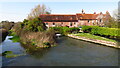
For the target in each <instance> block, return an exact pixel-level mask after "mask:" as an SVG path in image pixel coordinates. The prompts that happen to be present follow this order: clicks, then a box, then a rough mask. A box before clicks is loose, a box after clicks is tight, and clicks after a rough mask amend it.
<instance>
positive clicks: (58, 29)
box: [51, 27, 79, 35]
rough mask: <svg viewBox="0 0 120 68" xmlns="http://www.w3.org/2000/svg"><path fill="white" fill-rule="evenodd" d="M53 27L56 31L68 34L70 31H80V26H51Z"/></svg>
mask: <svg viewBox="0 0 120 68" xmlns="http://www.w3.org/2000/svg"><path fill="white" fill-rule="evenodd" d="M51 29H53V30H55V33H61V34H63V35H66V34H68V33H73V32H76V33H77V32H78V31H79V28H77V27H72V28H69V27H51Z"/></svg>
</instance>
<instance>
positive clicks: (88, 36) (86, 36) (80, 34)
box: [73, 33, 116, 42]
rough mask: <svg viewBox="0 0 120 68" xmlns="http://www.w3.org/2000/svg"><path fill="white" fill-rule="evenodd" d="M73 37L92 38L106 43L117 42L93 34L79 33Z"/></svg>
mask: <svg viewBox="0 0 120 68" xmlns="http://www.w3.org/2000/svg"><path fill="white" fill-rule="evenodd" d="M73 35H76V36H81V37H85V38H90V39H96V40H104V41H109V42H116V41H115V40H112V39H108V38H104V37H100V36H96V35H92V34H89V33H78V34H73Z"/></svg>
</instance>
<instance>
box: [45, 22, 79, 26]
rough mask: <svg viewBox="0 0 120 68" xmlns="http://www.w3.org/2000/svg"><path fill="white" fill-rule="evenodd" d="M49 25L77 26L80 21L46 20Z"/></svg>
mask: <svg viewBox="0 0 120 68" xmlns="http://www.w3.org/2000/svg"><path fill="white" fill-rule="evenodd" d="M44 23H45V24H46V26H47V27H55V26H68V27H77V24H78V22H44Z"/></svg>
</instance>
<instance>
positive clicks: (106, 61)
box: [0, 36, 118, 66]
mask: <svg viewBox="0 0 120 68" xmlns="http://www.w3.org/2000/svg"><path fill="white" fill-rule="evenodd" d="M11 37H12V36H7V37H6V40H5V41H4V42H3V43H2V44H1V45H0V50H1V49H2V52H4V51H13V52H14V53H15V54H23V53H25V48H24V47H23V46H21V44H20V43H19V42H17V43H13V42H12V41H11V40H9V39H8V38H11ZM57 44H58V45H57V46H56V47H52V48H49V49H47V50H43V51H40V52H38V51H34V52H33V54H30V53H26V55H23V56H19V57H15V58H5V57H2V66H118V49H115V48H111V47H106V46H102V45H98V44H93V43H89V42H85V41H81V40H76V39H72V38H69V37H60V38H58V39H57ZM2 52H1V53H2ZM0 58H1V57H0Z"/></svg>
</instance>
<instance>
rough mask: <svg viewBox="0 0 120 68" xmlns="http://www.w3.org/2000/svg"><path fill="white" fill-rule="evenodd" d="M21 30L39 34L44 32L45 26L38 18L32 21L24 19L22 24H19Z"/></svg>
mask: <svg viewBox="0 0 120 68" xmlns="http://www.w3.org/2000/svg"><path fill="white" fill-rule="evenodd" d="M20 25H21V28H24V30H27V31H33V32H38V31H39V32H40V31H44V30H46V28H47V27H46V26H45V24H44V23H43V22H42V21H41V20H40V18H34V19H32V20H26V19H24V21H23V23H21V24H20Z"/></svg>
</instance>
